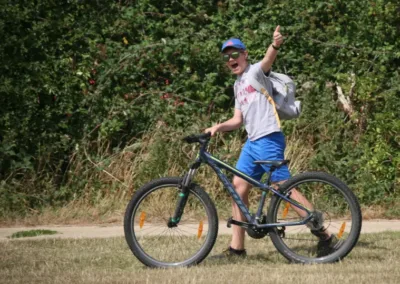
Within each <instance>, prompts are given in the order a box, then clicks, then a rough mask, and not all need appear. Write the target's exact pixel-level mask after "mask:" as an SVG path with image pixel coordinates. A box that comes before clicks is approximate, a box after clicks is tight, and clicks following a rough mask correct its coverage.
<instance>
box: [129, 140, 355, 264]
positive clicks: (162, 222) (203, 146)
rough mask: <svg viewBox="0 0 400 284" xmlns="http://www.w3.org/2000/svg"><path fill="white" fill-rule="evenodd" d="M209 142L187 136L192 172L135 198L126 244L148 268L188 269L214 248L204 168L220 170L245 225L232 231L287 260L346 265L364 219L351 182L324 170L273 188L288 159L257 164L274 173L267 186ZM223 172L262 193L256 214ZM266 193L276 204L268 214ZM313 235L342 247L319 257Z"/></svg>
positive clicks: (154, 184)
mask: <svg viewBox="0 0 400 284" xmlns="http://www.w3.org/2000/svg"><path fill="white" fill-rule="evenodd" d="M210 137H211V136H210V134H209V133H206V134H200V135H191V136H187V137H185V138H184V141H186V142H187V143H199V144H200V149H199V153H198V155H197V157H196V158H195V161H194V162H193V163H192V164H191V166H190V169H189V170H188V172H187V173H186V174H185V175H184V176H183V177H165V178H159V179H155V180H152V181H150V182H149V183H147V184H145V185H144V186H143V187H141V188H140V189H139V190H138V191H137V192H136V193H135V194H134V195H133V197H132V199H131V200H130V202H129V204H128V206H127V209H126V213H125V218H124V231H125V238H126V241H127V243H128V245H129V247H130V249H131V251H132V252H133V254H134V255H135V256H136V257H137V258H138V259H139V260H140V261H141V262H142V263H143V264H145V265H147V266H150V267H162V268H167V267H178V266H191V265H195V264H198V263H200V262H201V261H203V260H204V259H205V258H206V257H207V255H208V254H209V253H210V251H211V250H212V248H213V246H214V244H215V241H216V238H217V234H218V224H219V222H218V214H217V210H216V208H215V205H214V203H213V201H212V200H211V199H210V197H209V195H208V194H207V193H206V192H205V190H204V189H203V188H201V187H200V186H199V185H197V184H196V183H194V182H193V179H194V176H195V173H196V171H197V169H198V168H199V167H200V166H201V165H202V164H207V165H208V166H210V167H211V168H212V169H213V170H214V171H215V173H216V174H217V176H218V178H219V180H220V181H221V182H222V183H223V185H224V187H225V188H226V189H227V191H228V193H229V194H230V196H231V197H232V199H233V200H234V202H236V204H237V205H238V207H239V208H240V211H241V212H242V214H243V216H244V217H245V219H246V220H247V221H245V222H241V221H238V220H234V219H232V218H230V219H229V220H228V222H227V225H228V227H229V226H231V225H236V226H240V227H242V228H244V229H246V231H247V234H248V235H249V236H250V237H252V238H256V239H260V238H263V237H265V236H267V235H269V237H270V239H271V240H272V243H273V245H274V246H275V247H276V249H277V250H278V251H279V252H280V253H281V254H282V255H283V256H284V257H285V258H286V259H288V260H289V261H291V262H296V263H330V262H335V261H338V260H340V259H343V258H344V257H345V256H346V255H347V254H348V253H349V252H350V251H351V250H352V249H353V248H354V246H355V245H356V243H357V241H358V238H359V235H360V231H361V223H362V218H361V210H360V206H359V203H358V201H357V198H356V196H355V195H354V194H353V192H352V191H351V190H350V189H349V188H348V187H347V186H346V184H344V183H343V182H342V181H340V180H339V179H338V178H336V177H334V176H332V175H330V174H327V173H324V172H306V173H301V174H298V175H295V176H293V177H291V178H289V179H288V180H287V181H286V182H284V183H283V184H280V185H279V186H274V185H273V184H272V183H271V180H270V177H271V173H272V172H273V171H274V170H276V169H277V168H279V167H281V166H282V165H284V164H288V163H289V160H282V161H255V162H254V163H258V164H269V165H270V166H271V167H270V173H269V177H268V178H267V181H266V182H264V183H263V182H260V181H257V180H254V179H253V178H251V177H249V176H248V175H246V174H244V173H242V172H240V171H239V170H237V169H236V168H234V167H232V166H230V165H228V164H226V163H224V162H223V161H221V160H219V159H217V158H216V157H214V156H212V155H211V154H210V153H208V152H207V147H208V143H209V141H210ZM222 170H225V171H227V172H230V173H233V174H234V175H236V176H239V177H241V178H242V179H244V180H246V181H247V182H249V183H250V184H252V185H253V186H254V187H255V188H257V189H258V190H260V191H261V194H259V195H260V197H259V201H258V205H257V210H255V212H254V213H251V212H250V210H249V208H248V207H247V206H246V205H245V204H244V202H243V201H242V200H241V198H240V197H239V195H238V194H237V193H236V192H235V189H234V187H233V186H232V184H231V182H230V181H229V180H228V178H227V176H226V175H225V174H224V173H223V172H222ZM294 189H296V190H297V191H299V192H301V193H302V194H303V195H304V196H305V197H306V198H307V199H308V200H309V202H310V203H311V204H312V205H313V208H307V207H306V206H305V205H303V204H301V203H299V202H297V201H295V200H294V199H293V198H291V192H292V191H293V190H294ZM269 194H270V195H271V198H270V201H269V206H268V208H267V210H265V209H264V206H265V203H266V200H267V197H268V195H269ZM265 212H266V214H265ZM299 212H300V213H299ZM301 213H302V214H301ZM315 232H329V233H330V234H331V235H332V234H333V235H334V236H335V238H336V239H337V240H339V241H338V242H337V244H336V245H335V247H334V248H332V250H330V251H329V252H327V253H325V254H323V255H321V254H319V251H318V244H319V241H320V239H319V238H318V237H317V236H316V234H315Z"/></svg>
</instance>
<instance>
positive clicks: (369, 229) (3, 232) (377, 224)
mask: <svg viewBox="0 0 400 284" xmlns="http://www.w3.org/2000/svg"><path fill="white" fill-rule="evenodd" d="M35 229H43V230H53V231H57V232H58V233H57V234H55V235H43V236H38V237H26V238H20V239H16V240H28V239H43V238H110V237H120V236H123V235H124V230H123V226H122V225H112V226H102V225H99V226H38V227H14V228H0V241H7V240H10V239H9V238H8V237H9V236H11V235H12V234H13V233H16V232H20V231H28V230H35ZM383 231H400V220H368V221H364V222H363V227H362V233H375V232H383ZM219 234H231V229H229V228H227V227H226V223H220V226H219Z"/></svg>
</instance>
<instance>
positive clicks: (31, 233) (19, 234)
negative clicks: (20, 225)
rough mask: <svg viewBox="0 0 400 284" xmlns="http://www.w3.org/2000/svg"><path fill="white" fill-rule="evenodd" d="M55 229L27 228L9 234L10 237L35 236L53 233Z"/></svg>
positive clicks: (55, 232)
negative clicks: (26, 229) (27, 229)
mask: <svg viewBox="0 0 400 284" xmlns="http://www.w3.org/2000/svg"><path fill="white" fill-rule="evenodd" d="M55 234H57V231H52V230H29V231H20V232H16V233H14V234H12V235H11V236H10V238H11V239H17V238H26V237H37V236H42V235H55Z"/></svg>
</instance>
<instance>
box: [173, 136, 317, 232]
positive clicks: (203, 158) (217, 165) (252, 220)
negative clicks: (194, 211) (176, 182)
mask: <svg viewBox="0 0 400 284" xmlns="http://www.w3.org/2000/svg"><path fill="white" fill-rule="evenodd" d="M207 144H208V143H205V144H203V145H202V146H201V148H200V152H199V154H198V156H197V157H196V161H195V162H194V163H193V164H192V166H191V167H190V170H189V172H188V173H187V174H186V175H185V177H184V179H183V181H182V186H183V188H182V193H183V194H182V193H181V194H180V198H179V200H178V204H177V208H176V211H175V214H174V217H173V218H172V219H171V220H172V221H173V222H174V223H175V224H177V223H178V222H179V220H180V217H181V215H182V213H183V208H184V206H185V204H186V200H187V194H188V192H187V187H188V186H189V185H190V183H191V181H192V178H193V176H194V175H195V173H196V170H197V169H198V168H199V167H200V165H201V164H202V163H206V164H207V165H209V166H210V167H211V168H212V169H213V170H214V171H215V173H216V174H217V176H218V178H219V179H220V181H221V182H222V184H223V185H224V187H225V188H226V189H227V190H228V192H229V194H230V195H231V196H232V198H233V200H234V201H235V203H236V204H237V205H238V207H239V209H240V211H241V212H242V214H243V216H244V217H245V218H246V220H247V223H245V222H239V221H235V222H233V223H234V224H235V225H239V226H242V227H249V226H251V227H252V228H254V229H268V228H272V227H278V226H279V227H282V226H298V225H305V224H307V223H308V222H309V221H310V220H311V219H312V218H313V212H312V211H311V210H309V209H307V208H305V207H304V206H302V205H301V204H299V203H297V202H296V201H295V200H292V199H291V198H290V197H289V196H285V195H284V194H282V193H281V192H279V190H276V189H274V188H273V187H271V186H270V185H269V184H270V178H271V174H270V175H269V178H268V181H267V183H266V184H264V183H261V182H259V181H257V180H255V179H253V178H251V177H249V176H248V175H246V174H245V173H243V172H241V171H239V170H238V169H236V168H234V167H232V166H230V165H228V164H226V163H224V162H223V161H221V160H219V159H217V158H216V157H214V156H212V155H211V154H210V153H208V152H207V151H206V147H207ZM221 169H225V170H227V171H228V172H231V173H233V174H234V175H236V176H238V177H240V178H242V179H244V180H246V181H247V182H248V183H250V184H251V185H253V186H254V187H257V188H259V189H260V190H262V191H263V192H262V195H261V199H260V202H259V205H258V209H257V213H256V214H255V216H254V217H252V215H251V214H250V212H249V209H248V208H247V206H246V205H245V204H244V202H243V200H242V199H241V198H240V196H239V195H238V194H237V192H236V191H235V189H234V187H233V185H232V183H231V182H230V181H229V180H228V178H227V176H226V175H225V174H224V173H223V172H222V170H221ZM269 191H271V192H272V193H273V194H276V195H278V196H279V197H281V198H282V199H284V200H285V201H287V202H289V203H290V204H292V205H293V206H295V207H297V208H299V209H301V210H304V211H306V212H307V214H308V216H307V217H305V218H304V219H303V220H302V221H297V222H284V223H271V224H260V220H261V218H262V212H263V207H264V203H265V199H266V196H267V193H268V192H269Z"/></svg>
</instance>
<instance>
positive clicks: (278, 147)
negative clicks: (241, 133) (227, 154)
mask: <svg viewBox="0 0 400 284" xmlns="http://www.w3.org/2000/svg"><path fill="white" fill-rule="evenodd" d="M285 147H286V144H285V136H284V135H283V133H282V132H274V133H271V134H268V135H266V136H264V137H261V138H259V139H257V140H255V141H250V140H249V139H247V141H246V143H245V144H244V146H243V148H242V152H241V153H240V157H239V160H238V162H237V164H236V168H237V169H238V170H239V171H241V172H243V173H245V174H246V175H248V176H250V177H252V178H253V179H255V180H260V179H261V177H262V175H263V174H264V173H265V172H267V173H269V169H270V167H271V165H256V164H254V163H253V162H254V161H257V160H270V161H276V160H283V159H284V152H285ZM288 178H290V172H289V168H288V166H287V165H283V166H282V167H280V168H279V169H276V170H275V171H274V172H273V173H272V177H271V181H272V182H279V181H283V180H286V179H288Z"/></svg>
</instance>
